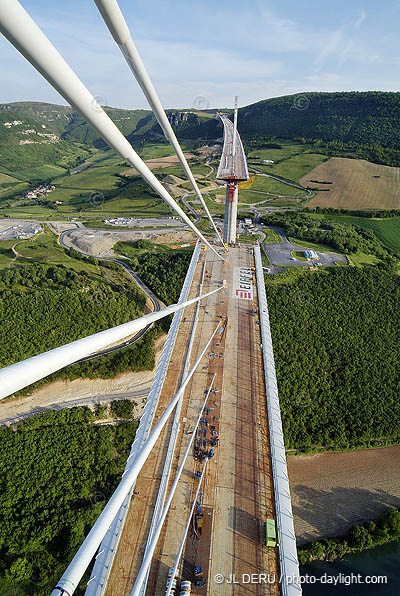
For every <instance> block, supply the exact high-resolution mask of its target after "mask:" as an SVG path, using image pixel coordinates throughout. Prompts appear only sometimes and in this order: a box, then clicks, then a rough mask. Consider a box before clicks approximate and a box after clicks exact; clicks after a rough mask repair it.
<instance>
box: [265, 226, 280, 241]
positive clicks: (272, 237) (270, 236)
mask: <svg viewBox="0 0 400 596" xmlns="http://www.w3.org/2000/svg"><path fill="white" fill-rule="evenodd" d="M263 232H264V234H265V240H264V244H265V243H266V244H277V243H278V242H282V238H281V237H280V236H279V234H277V233H276V232H275V230H271V228H263Z"/></svg>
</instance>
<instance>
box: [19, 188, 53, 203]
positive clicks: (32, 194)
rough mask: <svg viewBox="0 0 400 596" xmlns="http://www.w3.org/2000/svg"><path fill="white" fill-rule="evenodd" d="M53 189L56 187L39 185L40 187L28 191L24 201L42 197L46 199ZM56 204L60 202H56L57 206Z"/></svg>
mask: <svg viewBox="0 0 400 596" xmlns="http://www.w3.org/2000/svg"><path fill="white" fill-rule="evenodd" d="M55 189H56V187H55V186H53V185H49V186H45V185H42V184H41V185H40V186H37V187H36V188H34V189H33V190H29V191H28V192H27V193H26V194H25V198H26V199H42V198H43V197H47V195H49V194H50V193H51V192H53V190H55ZM58 203H60V201H57V204H58Z"/></svg>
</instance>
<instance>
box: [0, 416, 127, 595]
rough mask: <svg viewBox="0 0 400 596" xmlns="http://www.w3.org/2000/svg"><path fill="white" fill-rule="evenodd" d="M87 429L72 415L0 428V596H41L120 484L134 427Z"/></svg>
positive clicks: (89, 420) (87, 423)
mask: <svg viewBox="0 0 400 596" xmlns="http://www.w3.org/2000/svg"><path fill="white" fill-rule="evenodd" d="M93 422H94V414H93V413H92V412H91V410H89V409H88V408H73V409H65V410H62V411H60V412H52V411H49V412H45V413H43V414H40V415H37V416H33V417H32V418H29V419H28V420H27V421H25V422H24V423H20V424H18V426H17V428H16V429H12V428H8V427H1V428H0V460H1V462H2V465H1V470H0V485H1V491H0V592H1V593H2V594H8V593H10V594H21V596H22V595H24V596H28V595H33V594H34V595H35V596H47V595H48V594H49V593H50V592H51V589H52V588H53V587H54V586H55V585H56V582H57V580H58V579H59V578H60V577H61V575H62V573H63V571H64V570H65V567H66V564H67V563H68V561H69V560H70V559H71V558H72V556H73V555H74V554H75V552H76V551H77V549H78V548H79V546H80V544H81V542H82V540H83V538H84V536H85V535H86V533H87V532H88V530H89V529H90V527H91V526H92V525H93V523H94V521H95V520H96V518H97V517H98V515H99V513H100V512H101V510H102V508H103V506H104V504H105V502H106V501H107V499H108V498H109V497H110V495H111V494H112V492H113V490H114V489H115V487H116V485H117V484H118V482H119V480H120V477H121V474H122V471H123V469H124V467H125V462H126V459H127V456H128V453H129V449H130V446H131V443H132V441H133V438H134V436H135V432H136V428H137V423H136V421H133V422H128V421H127V422H126V423H124V424H122V425H119V426H96V425H94V424H93ZM86 581H87V578H86ZM11 588H13V590H14V591H13V592H11V591H10V592H9V590H11ZM83 592H84V589H83V588H81V589H78V591H77V593H78V594H83Z"/></svg>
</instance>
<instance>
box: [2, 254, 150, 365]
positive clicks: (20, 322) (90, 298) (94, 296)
mask: <svg viewBox="0 0 400 596" xmlns="http://www.w3.org/2000/svg"><path fill="white" fill-rule="evenodd" d="M144 304H145V297H144V296H143V295H142V294H141V293H140V292H139V290H138V289H136V287H134V286H133V285H132V284H129V285H128V284H127V285H126V286H125V287H124V288H123V291H121V287H120V286H117V285H114V284H110V283H108V282H107V281H106V280H102V279H101V277H100V276H99V277H98V278H97V279H94V278H93V277H91V276H89V275H88V274H85V272H84V271H81V272H80V273H77V272H76V271H75V270H73V269H68V268H67V267H64V266H63V265H44V264H38V263H36V264H32V265H24V266H22V267H19V268H16V269H9V270H6V271H4V272H2V274H1V276H0V325H1V328H2V337H3V341H2V343H1V346H0V366H7V365H8V364H11V363H12V362H18V361H19V360H22V359H24V358H27V357H28V356H33V355H35V354H37V353H39V352H44V351H46V350H49V349H51V348H54V347H56V346H59V345H61V344H63V343H67V342H69V341H73V340H74V339H78V338H80V337H83V336H85V335H89V334H91V333H96V332H98V331H102V330H103V329H107V328H108V327H113V326H115V325H119V324H120V323H125V322H126V321H129V320H131V319H134V318H137V317H138V316H141V314H142V312H143V308H144Z"/></svg>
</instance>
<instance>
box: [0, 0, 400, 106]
mask: <svg viewBox="0 0 400 596" xmlns="http://www.w3.org/2000/svg"><path fill="white" fill-rule="evenodd" d="M21 3H22V5H23V6H24V8H25V9H26V10H27V11H28V12H29V14H30V15H31V17H32V18H33V19H34V20H35V21H36V23H37V24H38V25H39V26H40V28H41V29H42V30H43V31H44V32H45V34H46V35H47V36H48V37H49V39H50V40H51V41H52V43H53V44H54V45H55V46H56V48H57V50H58V51H59V52H60V53H61V55H62V56H63V57H64V58H65V59H66V61H67V62H68V63H69V65H70V66H71V67H72V68H73V70H74V71H75V72H76V73H77V75H78V76H79V77H80V78H81V80H82V81H83V82H84V83H85V85H86V86H87V87H88V88H89V90H90V91H91V93H92V94H93V95H94V96H95V97H96V99H97V100H98V101H99V103H101V104H103V105H109V106H114V107H121V108H131V109H136V108H148V105H147V102H146V99H145V97H144V96H143V94H142V92H141V90H140V89H139V87H138V85H137V83H136V81H135V79H134V77H133V75H132V74H131V72H130V70H129V67H128V66H127V65H126V63H125V61H124V58H123V57H122V55H121V53H120V50H119V49H118V47H117V46H116V44H115V42H114V40H113V39H112V37H111V35H110V34H109V32H108V30H107V28H106V26H105V24H104V22H103V20H102V18H101V16H100V13H99V12H98V10H97V8H96V5H95V3H94V2H93V0H69V1H68V2H54V0H21ZM119 5H120V7H121V10H122V12H123V13H124V16H125V18H126V20H127V22H128V25H129V27H130V30H131V33H132V37H133V40H134V42H135V44H136V47H137V49H138V51H139V53H140V55H141V57H142V59H143V61H144V63H145V65H146V68H147V70H148V72H149V74H150V77H151V79H152V82H153V84H154V86H155V88H156V90H157V92H158V94H159V96H160V99H161V101H162V103H163V105H164V107H165V108H206V107H210V108H218V107H220V108H222V107H231V106H232V105H233V98H234V96H235V95H238V97H239V105H240V106H245V105H249V104H251V103H254V102H256V101H260V100H262V99H266V98H269V97H277V96H281V95H288V94H292V93H301V92H305V91H354V90H356V91H368V90H381V91H400V77H399V71H400V37H399V34H398V32H399V29H400V1H399V0H383V1H381V2H376V0H374V1H372V0H365V1H360V0H335V1H334V2H332V1H330V0H305V1H303V2H298V0H280V1H279V2H278V1H273V2H269V1H268V0H264V1H259V0H252V1H251V2H243V0H240V1H239V0H229V1H227V0H218V1H217V2H216V1H215V0H213V1H211V0H202V1H199V0H198V1H193V0H170V1H166V0H151V1H145V0H140V1H135V0H120V1H119ZM28 100H30V101H45V102H51V103H58V104H65V101H64V100H63V99H62V98H61V97H60V95H59V94H58V93H57V92H56V91H54V90H53V89H52V87H51V86H50V85H49V83H47V81H45V80H44V79H43V78H42V77H41V75H39V74H38V73H37V72H36V71H35V70H34V68H33V67H32V66H31V65H30V64H29V63H28V62H27V61H26V60H25V58H23V57H22V56H21V55H20V54H19V53H18V52H17V50H15V48H13V46H12V45H11V44H10V43H9V42H8V41H7V40H6V39H5V38H4V37H3V36H2V35H1V34H0V103H6V102H12V101H28Z"/></svg>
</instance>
